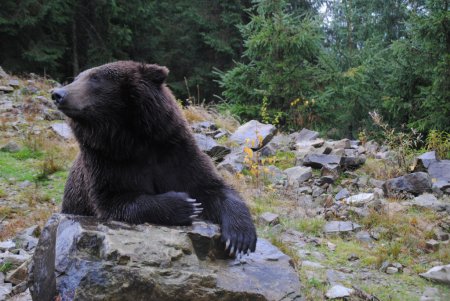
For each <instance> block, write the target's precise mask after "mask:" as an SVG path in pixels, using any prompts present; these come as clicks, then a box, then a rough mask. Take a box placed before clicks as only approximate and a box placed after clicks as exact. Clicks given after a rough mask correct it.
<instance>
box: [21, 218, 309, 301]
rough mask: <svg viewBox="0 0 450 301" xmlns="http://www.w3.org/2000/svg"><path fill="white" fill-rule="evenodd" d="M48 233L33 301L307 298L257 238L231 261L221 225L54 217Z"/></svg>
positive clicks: (280, 259) (33, 280)
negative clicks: (58, 299)
mask: <svg viewBox="0 0 450 301" xmlns="http://www.w3.org/2000/svg"><path fill="white" fill-rule="evenodd" d="M199 226H201V228H202V230H201V231H197V230H196V228H197V227H199ZM42 232H43V235H42V236H41V239H40V240H39V244H38V246H37V247H36V253H35V256H34V257H33V261H32V267H31V268H30V271H31V274H30V278H29V279H30V280H29V283H30V284H31V286H30V288H32V289H30V291H31V294H32V296H33V299H34V300H52V297H53V296H56V295H58V294H59V295H61V296H67V297H68V298H71V297H73V296H75V295H76V296H77V299H79V300H98V299H99V296H101V297H100V298H101V299H102V300H180V296H181V295H182V296H184V297H183V298H186V299H189V300H215V299H217V298H218V297H217V296H222V297H223V298H226V299H229V300H299V299H300V298H301V295H300V290H301V288H300V283H299V280H298V275H297V273H296V272H295V270H294V269H293V268H292V267H291V266H290V263H289V262H290V258H289V257H288V256H286V255H284V254H283V253H281V252H280V251H279V250H278V249H277V248H275V247H274V246H273V245H271V244H270V243H269V242H268V241H267V240H264V239H259V240H258V242H257V246H256V252H255V253H251V254H250V255H249V256H246V257H245V258H243V259H241V260H240V259H236V260H233V259H225V258H224V255H225V254H224V252H223V244H222V243H221V242H220V232H219V227H218V226H216V225H211V224H207V223H204V222H198V223H195V224H194V225H193V226H192V227H164V226H156V225H148V224H144V225H129V224H125V223H120V222H99V221H98V220H96V219H95V218H92V217H80V216H69V215H54V216H53V217H52V219H51V221H50V222H49V223H48V224H47V226H46V227H45V228H44V230H43V231H42ZM149 237H151V238H152V239H151V240H149V239H148V238H149ZM55 245H56V246H55ZM43 250H47V252H46V253H42V252H41V251H43ZM38 251H39V252H38ZM55 272H57V273H58V277H57V278H55V277H54V274H55ZM52 286H53V291H52V290H51V287H52ZM44 289H45V290H47V292H48V293H50V294H49V295H47V297H48V298H45V299H44V298H41V297H42V294H39V292H40V291H42V290H44Z"/></svg>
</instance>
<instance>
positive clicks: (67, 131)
mask: <svg viewBox="0 0 450 301" xmlns="http://www.w3.org/2000/svg"><path fill="white" fill-rule="evenodd" d="M51 128H52V130H53V131H54V132H55V133H56V134H58V135H59V136H60V137H61V138H64V139H67V140H69V139H73V138H74V136H73V133H72V129H71V128H70V126H69V125H68V124H67V123H65V122H60V123H54V124H52V126H51Z"/></svg>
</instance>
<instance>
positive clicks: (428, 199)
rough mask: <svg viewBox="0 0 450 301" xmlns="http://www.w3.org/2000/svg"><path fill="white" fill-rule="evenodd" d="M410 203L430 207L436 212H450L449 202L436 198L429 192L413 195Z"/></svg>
mask: <svg viewBox="0 0 450 301" xmlns="http://www.w3.org/2000/svg"><path fill="white" fill-rule="evenodd" d="M411 204H413V205H414V206H418V207H424V208H428V209H432V210H435V211H438V212H439V211H446V210H447V211H449V212H450V203H446V202H443V201H440V200H438V199H437V198H436V197H435V196H434V195H432V194H431V193H424V194H422V195H419V196H417V197H415V198H414V199H413V200H411Z"/></svg>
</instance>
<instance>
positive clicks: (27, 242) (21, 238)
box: [14, 225, 41, 251]
mask: <svg viewBox="0 0 450 301" xmlns="http://www.w3.org/2000/svg"><path fill="white" fill-rule="evenodd" d="M40 234H41V229H40V227H39V226H37V225H36V226H32V227H29V228H27V229H25V230H23V231H21V232H20V233H18V234H17V235H16V237H15V238H14V242H15V243H16V245H17V246H19V247H20V248H22V249H24V250H26V251H32V250H34V248H35V247H36V245H37V243H38V238H39V235H40Z"/></svg>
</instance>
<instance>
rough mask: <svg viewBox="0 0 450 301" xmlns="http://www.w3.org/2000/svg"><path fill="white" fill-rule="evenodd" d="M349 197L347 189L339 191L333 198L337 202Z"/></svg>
mask: <svg viewBox="0 0 450 301" xmlns="http://www.w3.org/2000/svg"><path fill="white" fill-rule="evenodd" d="M349 196H350V193H349V192H348V190H347V188H343V189H341V190H340V191H339V192H338V193H337V194H336V196H335V197H334V198H335V199H336V200H337V201H339V200H342V199H345V198H348V197H349Z"/></svg>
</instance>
